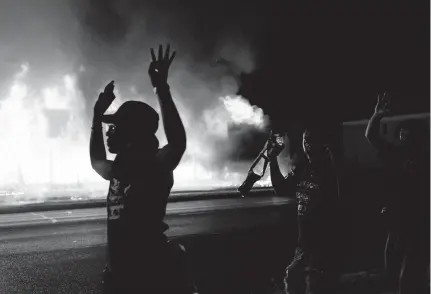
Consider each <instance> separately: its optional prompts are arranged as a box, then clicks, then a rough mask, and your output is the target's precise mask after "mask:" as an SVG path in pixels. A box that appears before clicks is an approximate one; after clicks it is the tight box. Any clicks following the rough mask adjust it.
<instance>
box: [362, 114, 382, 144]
mask: <svg viewBox="0 0 431 294" xmlns="http://www.w3.org/2000/svg"><path fill="white" fill-rule="evenodd" d="M382 118H383V115H381V114H377V113H374V114H373V116H372V117H371V118H370V121H369V122H368V126H367V130H366V131H365V137H366V138H367V139H368V141H370V142H376V141H378V140H379V139H380V121H381V120H382Z"/></svg>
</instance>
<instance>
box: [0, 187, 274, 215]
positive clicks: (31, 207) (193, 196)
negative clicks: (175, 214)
mask: <svg viewBox="0 0 431 294" xmlns="http://www.w3.org/2000/svg"><path fill="white" fill-rule="evenodd" d="M274 195H275V193H274V190H273V189H272V188H256V189H254V190H253V191H252V192H250V195H247V197H262V196H274ZM241 197H242V196H241V194H240V193H239V192H237V191H236V190H212V191H190V192H173V193H172V194H171V195H170V196H169V199H168V202H170V203H174V202H183V201H199V200H213V199H214V200H216V199H229V198H241ZM102 207H106V200H105V199H104V198H103V199H102V198H101V199H92V200H82V201H81V200H76V201H71V200H64V201H52V202H45V203H34V204H25V205H21V206H20V205H10V206H3V207H0V214H11V213H25V212H40V211H53V210H69V209H86V208H102Z"/></svg>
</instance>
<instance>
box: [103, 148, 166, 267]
mask: <svg viewBox="0 0 431 294" xmlns="http://www.w3.org/2000/svg"><path fill="white" fill-rule="evenodd" d="M172 186H173V173H172V172H163V171H162V170H160V167H159V165H158V164H157V161H156V159H155V157H145V155H144V156H143V157H141V158H118V157H117V159H116V161H115V162H114V167H113V177H112V180H111V182H110V186H109V192H108V196H107V211H108V266H109V268H110V270H111V271H112V272H114V273H115V272H122V273H124V272H127V271H129V270H130V271H131V272H136V269H133V268H134V267H136V266H139V267H143V266H144V265H147V266H148V267H151V263H152V262H157V260H160V258H159V257H160V256H158V255H163V253H162V252H161V251H162V248H163V247H164V246H165V244H166V238H165V236H164V234H163V233H164V231H166V230H167V229H168V226H167V225H166V224H165V223H164V222H163V219H164V217H165V214H166V205H167V199H168V197H169V193H170V191H171V188H172Z"/></svg>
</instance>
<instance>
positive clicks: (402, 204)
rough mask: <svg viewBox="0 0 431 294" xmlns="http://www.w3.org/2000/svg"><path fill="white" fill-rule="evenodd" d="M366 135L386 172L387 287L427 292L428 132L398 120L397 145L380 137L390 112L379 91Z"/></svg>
mask: <svg viewBox="0 0 431 294" xmlns="http://www.w3.org/2000/svg"><path fill="white" fill-rule="evenodd" d="M377 100H378V101H377V105H376V107H375V111H374V114H373V116H372V117H371V119H370V121H369V123H368V127H367V130H366V133H365V136H366V138H367V139H368V141H369V142H370V143H371V145H373V146H374V147H375V148H376V149H377V151H378V153H379V156H380V158H381V159H382V161H383V162H384V164H385V165H386V167H387V169H388V170H387V173H388V175H389V174H391V175H392V176H394V173H395V174H396V175H395V177H391V186H392V187H390V189H388V193H390V195H388V197H386V198H387V199H389V201H388V203H387V207H386V208H385V209H386V210H387V211H386V212H385V214H387V218H388V219H389V234H388V238H387V242H386V247H385V267H386V273H387V278H388V286H389V287H391V288H393V290H396V291H397V293H399V294H411V293H417V294H422V293H429V292H428V291H429V290H428V281H429V276H428V270H429V258H430V255H429V250H430V242H429V234H430V227H429V217H430V213H429V205H430V203H429V200H430V190H429V188H430V169H429V168H430V166H429V165H430V158H429V147H430V145H429V140H430V138H429V130H428V128H427V127H426V126H424V125H423V124H421V123H419V122H417V121H416V122H415V121H407V122H402V123H401V124H400V125H399V126H398V128H397V129H396V132H395V135H396V136H397V138H398V139H399V144H391V143H389V142H387V141H385V140H384V139H382V138H381V137H380V121H381V119H382V118H383V117H385V116H387V115H388V114H389V112H390V109H389V104H390V100H389V99H388V97H387V95H386V93H385V94H383V95H379V96H378V99H377Z"/></svg>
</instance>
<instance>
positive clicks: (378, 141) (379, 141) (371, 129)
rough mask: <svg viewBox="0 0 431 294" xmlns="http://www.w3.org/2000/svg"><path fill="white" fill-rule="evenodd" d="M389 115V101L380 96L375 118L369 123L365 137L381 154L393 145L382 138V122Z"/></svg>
mask: <svg viewBox="0 0 431 294" xmlns="http://www.w3.org/2000/svg"><path fill="white" fill-rule="evenodd" d="M388 113H389V99H388V97H387V95H386V93H385V94H383V96H381V95H379V96H378V98H377V104H376V107H375V111H374V114H373V116H372V117H371V118H370V121H369V122H368V126H367V130H366V131H365V137H366V138H367V140H368V142H370V144H371V145H372V146H373V147H374V148H376V149H377V150H378V151H379V152H386V151H387V149H390V148H391V147H392V145H391V144H390V143H389V142H387V141H385V140H384V139H383V138H382V137H381V136H380V121H381V120H382V118H383V117H385V116H386V115H387V114H388Z"/></svg>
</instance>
